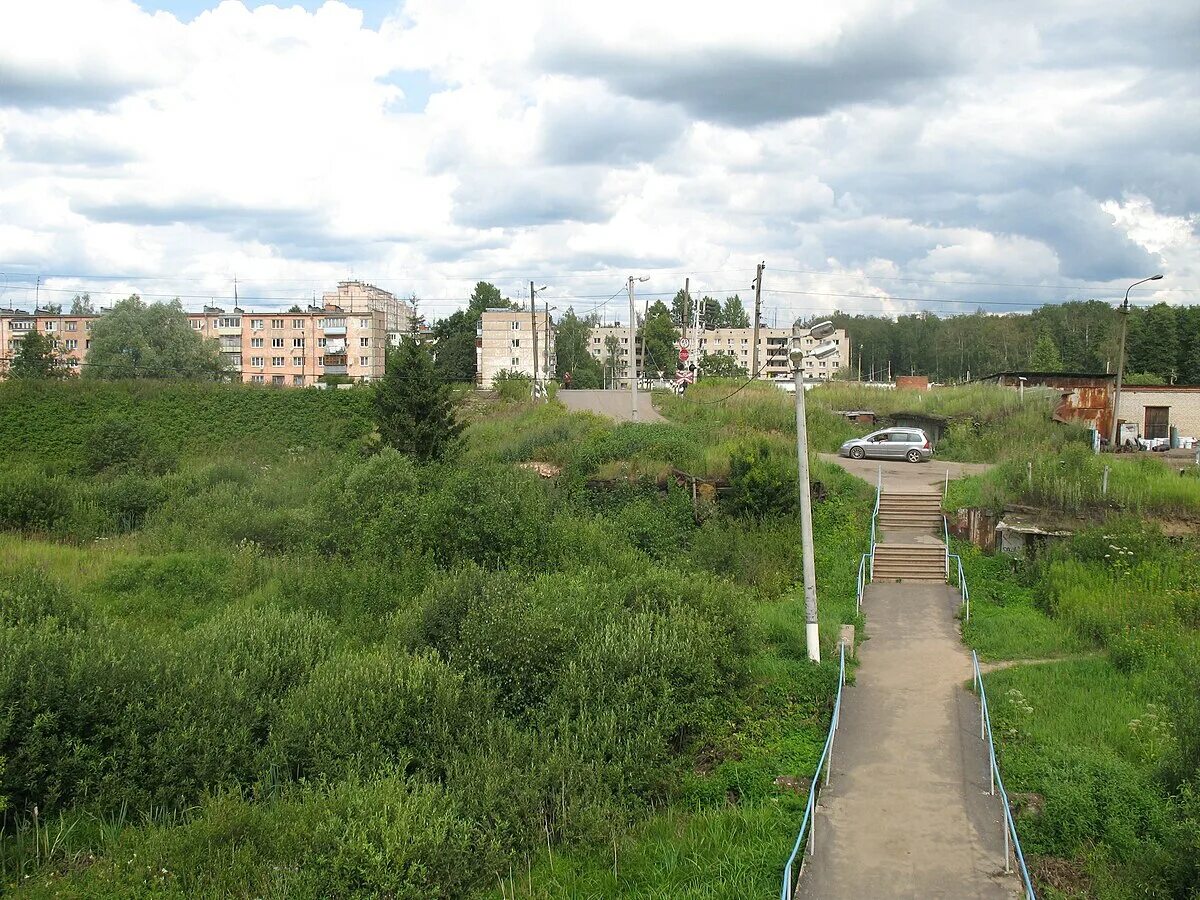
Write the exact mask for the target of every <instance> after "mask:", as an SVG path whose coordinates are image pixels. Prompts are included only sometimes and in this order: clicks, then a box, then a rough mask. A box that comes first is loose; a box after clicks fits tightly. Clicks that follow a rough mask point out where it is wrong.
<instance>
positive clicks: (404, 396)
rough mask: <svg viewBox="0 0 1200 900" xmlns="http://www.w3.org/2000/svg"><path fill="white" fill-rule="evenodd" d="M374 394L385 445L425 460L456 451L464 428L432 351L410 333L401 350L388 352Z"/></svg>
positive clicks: (376, 413) (380, 431)
mask: <svg viewBox="0 0 1200 900" xmlns="http://www.w3.org/2000/svg"><path fill="white" fill-rule="evenodd" d="M374 390H375V395H374V398H373V400H374V406H375V425H376V427H377V428H378V429H379V436H380V439H381V440H382V441H383V442H384V443H385V444H387V445H388V446H389V447H395V448H396V449H397V450H399V451H400V452H401V453H405V454H408V455H409V456H412V457H414V458H415V459H417V460H419V461H421V462H433V461H435V460H439V459H443V458H444V457H446V456H447V455H448V454H450V453H451V452H453V450H454V449H455V447H456V446H457V443H458V435H459V433H460V432H461V431H462V429H463V426H462V423H461V422H459V421H458V420H457V419H456V418H455V415H454V402H453V396H452V394H451V391H450V386H449V385H448V384H446V383H445V382H444V381H442V380H441V379H440V378H438V375H437V372H436V371H435V369H434V365H433V357H432V356H431V355H430V353H429V348H427V347H425V346H423V345H422V344H421V343H419V342H418V341H417V340H416V339H415V338H414V337H413V336H412V335H405V337H403V338H402V339H401V341H400V346H399V347H396V348H392V349H390V350H388V353H387V361H386V363H385V365H384V371H383V378H382V379H380V381H379V382H378V383H377V384H376V385H375V388H374Z"/></svg>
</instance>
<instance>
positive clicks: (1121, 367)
mask: <svg viewBox="0 0 1200 900" xmlns="http://www.w3.org/2000/svg"><path fill="white" fill-rule="evenodd" d="M1160 278H1162V274H1161V273H1160V274H1158V275H1151V276H1150V277H1149V278H1143V279H1142V280H1141V281H1135V282H1134V283H1133V284H1131V285H1130V286H1129V287H1127V288H1125V302H1124V303H1122V304H1121V305H1120V306H1119V307H1117V309H1118V310H1119V311H1120V313H1121V351H1120V355H1119V356H1118V357H1117V391H1116V394H1115V395H1114V396H1113V416H1112V433H1111V434H1110V435H1109V440H1108V446H1109V447H1110V448H1111V449H1113V450H1115V449H1117V418H1118V417H1119V416H1120V415H1121V381H1122V380H1123V379H1124V378H1125V335H1126V332H1127V331H1128V329H1129V292H1130V291H1132V290H1133V289H1134V288H1135V287H1137V286H1138V285H1139V284H1144V283H1145V282H1147V281H1158V280H1159V279H1160Z"/></svg>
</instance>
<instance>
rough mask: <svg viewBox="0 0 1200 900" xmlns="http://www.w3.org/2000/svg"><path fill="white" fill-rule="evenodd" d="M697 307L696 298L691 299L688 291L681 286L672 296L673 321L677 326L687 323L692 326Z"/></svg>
mask: <svg viewBox="0 0 1200 900" xmlns="http://www.w3.org/2000/svg"><path fill="white" fill-rule="evenodd" d="M695 308H696V300H695V298H692V299H691V300H689V299H688V295H687V292H685V291H684V290H683V289H682V288H680V289H679V290H678V291H676V292H675V296H674V297H672V298H671V323H672V324H673V325H674V326H675V327H676V328H682V327H683V326H684V325H685V324H686V325H688V326H690V325H691V321H692V318H691V317H692V313H693V311H694V310H695Z"/></svg>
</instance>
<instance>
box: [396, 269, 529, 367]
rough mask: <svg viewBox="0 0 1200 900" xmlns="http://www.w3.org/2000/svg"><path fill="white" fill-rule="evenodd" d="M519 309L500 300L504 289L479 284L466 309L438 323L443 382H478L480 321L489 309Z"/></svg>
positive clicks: (437, 352)
mask: <svg viewBox="0 0 1200 900" xmlns="http://www.w3.org/2000/svg"><path fill="white" fill-rule="evenodd" d="M414 301H415V298H414ZM415 308H416V307H415V306H414V310H415ZM516 308H517V307H516V305H515V304H514V303H512V302H511V301H509V300H505V299H504V298H502V297H501V296H500V289H499V288H497V287H496V286H495V285H494V284H491V283H490V282H487V281H480V282H479V283H477V284H476V285H475V290H474V292H473V293H472V294H471V299H470V300H469V301H468V303H467V308H466V309H460V310H458V311H457V312H455V313H454V314H452V315H449V316H447V317H446V318H444V319H441V320H439V321H438V322H436V323H434V326H433V329H432V336H433V340H434V344H435V349H434V353H435V357H436V358H435V368H436V371H437V373H438V376H439V377H441V378H442V380H443V381H474V380H475V330H476V329H477V328H478V327H479V320H480V317H482V316H483V313H484V311H485V310H488V309H516Z"/></svg>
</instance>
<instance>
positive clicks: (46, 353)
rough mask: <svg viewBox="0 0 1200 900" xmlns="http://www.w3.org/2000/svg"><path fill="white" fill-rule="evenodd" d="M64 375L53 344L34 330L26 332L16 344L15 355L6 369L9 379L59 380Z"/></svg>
mask: <svg viewBox="0 0 1200 900" xmlns="http://www.w3.org/2000/svg"><path fill="white" fill-rule="evenodd" d="M64 374H65V373H64V371H63V368H62V361H61V360H60V359H59V358H58V353H56V352H55V350H54V342H53V341H51V340H50V338H48V337H46V336H45V335H44V334H42V333H41V332H40V331H38V330H37V329H36V328H33V329H31V330H29V331H27V332H26V333H25V336H24V337H23V338H21V340H20V341H18V342H17V350H16V353H15V354H13V358H12V362H11V363H10V364H9V367H8V376H9V377H10V378H61V377H62V376H63V375H64Z"/></svg>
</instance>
